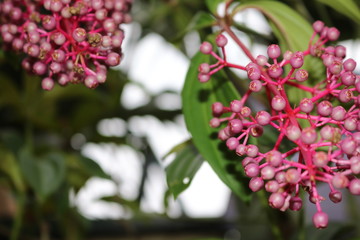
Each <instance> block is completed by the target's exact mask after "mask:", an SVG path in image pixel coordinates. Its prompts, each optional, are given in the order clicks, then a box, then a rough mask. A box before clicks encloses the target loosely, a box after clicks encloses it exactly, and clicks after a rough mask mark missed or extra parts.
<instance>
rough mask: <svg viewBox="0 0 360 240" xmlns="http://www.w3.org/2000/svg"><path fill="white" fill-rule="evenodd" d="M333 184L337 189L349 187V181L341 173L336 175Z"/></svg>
mask: <svg viewBox="0 0 360 240" xmlns="http://www.w3.org/2000/svg"><path fill="white" fill-rule="evenodd" d="M331 183H332V185H333V186H334V187H336V188H346V187H347V186H348V185H349V179H348V178H347V177H346V176H345V175H344V174H341V173H335V174H334V176H333V178H332V179H331Z"/></svg>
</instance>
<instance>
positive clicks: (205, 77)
mask: <svg viewBox="0 0 360 240" xmlns="http://www.w3.org/2000/svg"><path fill="white" fill-rule="evenodd" d="M198 80H199V82H201V83H205V82H208V81H209V80H210V74H204V73H199V74H198Z"/></svg>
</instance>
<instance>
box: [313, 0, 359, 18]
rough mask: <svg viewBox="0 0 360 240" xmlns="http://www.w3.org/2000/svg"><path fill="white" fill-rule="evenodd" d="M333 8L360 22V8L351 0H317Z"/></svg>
mask: <svg viewBox="0 0 360 240" xmlns="http://www.w3.org/2000/svg"><path fill="white" fill-rule="evenodd" d="M318 1H319V2H321V3H323V4H325V5H328V6H329V7H331V8H333V9H334V10H336V11H338V12H340V13H342V14H344V15H345V16H347V17H349V18H351V19H352V20H354V21H355V22H357V23H360V8H359V6H358V5H357V4H356V3H355V1H353V0H341V1H340V0H318Z"/></svg>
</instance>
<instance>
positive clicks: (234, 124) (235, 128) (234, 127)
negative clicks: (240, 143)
mask: <svg viewBox="0 0 360 240" xmlns="http://www.w3.org/2000/svg"><path fill="white" fill-rule="evenodd" d="M229 127H230V131H231V132H232V133H234V134H237V133H240V132H241V130H242V129H243V122H242V121H241V120H240V119H232V120H230V121H229Z"/></svg>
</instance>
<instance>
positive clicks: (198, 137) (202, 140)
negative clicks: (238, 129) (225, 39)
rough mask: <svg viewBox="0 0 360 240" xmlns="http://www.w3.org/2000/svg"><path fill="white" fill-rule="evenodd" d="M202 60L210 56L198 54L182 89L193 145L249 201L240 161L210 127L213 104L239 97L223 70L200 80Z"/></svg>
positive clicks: (226, 103) (186, 120) (186, 119)
mask: <svg viewBox="0 0 360 240" xmlns="http://www.w3.org/2000/svg"><path fill="white" fill-rule="evenodd" d="M203 62H210V58H209V55H203V54H201V53H198V54H196V55H195V56H194V57H193V59H192V60H191V63H190V67H189V70H188V72H187V75H186V79H185V85H184V88H183V92H182V102H183V113H184V116H185V122H186V126H187V128H188V130H189V131H190V133H191V135H192V137H193V143H194V145H195V146H196V148H197V149H198V150H199V152H200V154H201V155H202V156H203V157H204V159H205V160H206V161H207V162H208V163H209V164H210V166H211V167H212V168H213V170H214V171H215V172H216V173H217V175H218V176H219V178H220V179H221V180H222V181H223V182H224V183H225V184H226V185H227V186H228V187H229V188H230V189H231V190H232V191H233V192H234V193H235V194H236V195H237V196H239V197H240V198H241V199H242V200H249V199H250V193H249V190H248V186H247V185H248V181H246V180H244V179H243V176H242V174H241V173H239V172H237V171H236V169H235V168H236V164H237V161H238V160H237V159H236V155H235V154H234V153H232V152H230V151H229V150H227V149H226V146H225V145H224V143H223V142H221V141H220V140H219V139H218V138H217V131H218V129H213V128H211V127H210V126H209V121H210V119H211V118H212V114H211V105H212V103H214V102H217V101H219V102H222V103H223V104H224V105H228V104H229V102H230V101H232V100H234V99H239V98H240V96H239V94H238V93H237V92H236V90H235V88H234V86H233V85H232V84H231V82H230V81H228V80H227V79H226V76H224V74H223V73H222V72H218V73H217V74H215V75H213V76H212V79H211V80H210V81H209V82H207V83H204V84H201V83H200V82H199V81H198V80H197V75H198V70H197V69H198V66H199V65H200V64H201V63H203Z"/></svg>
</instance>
